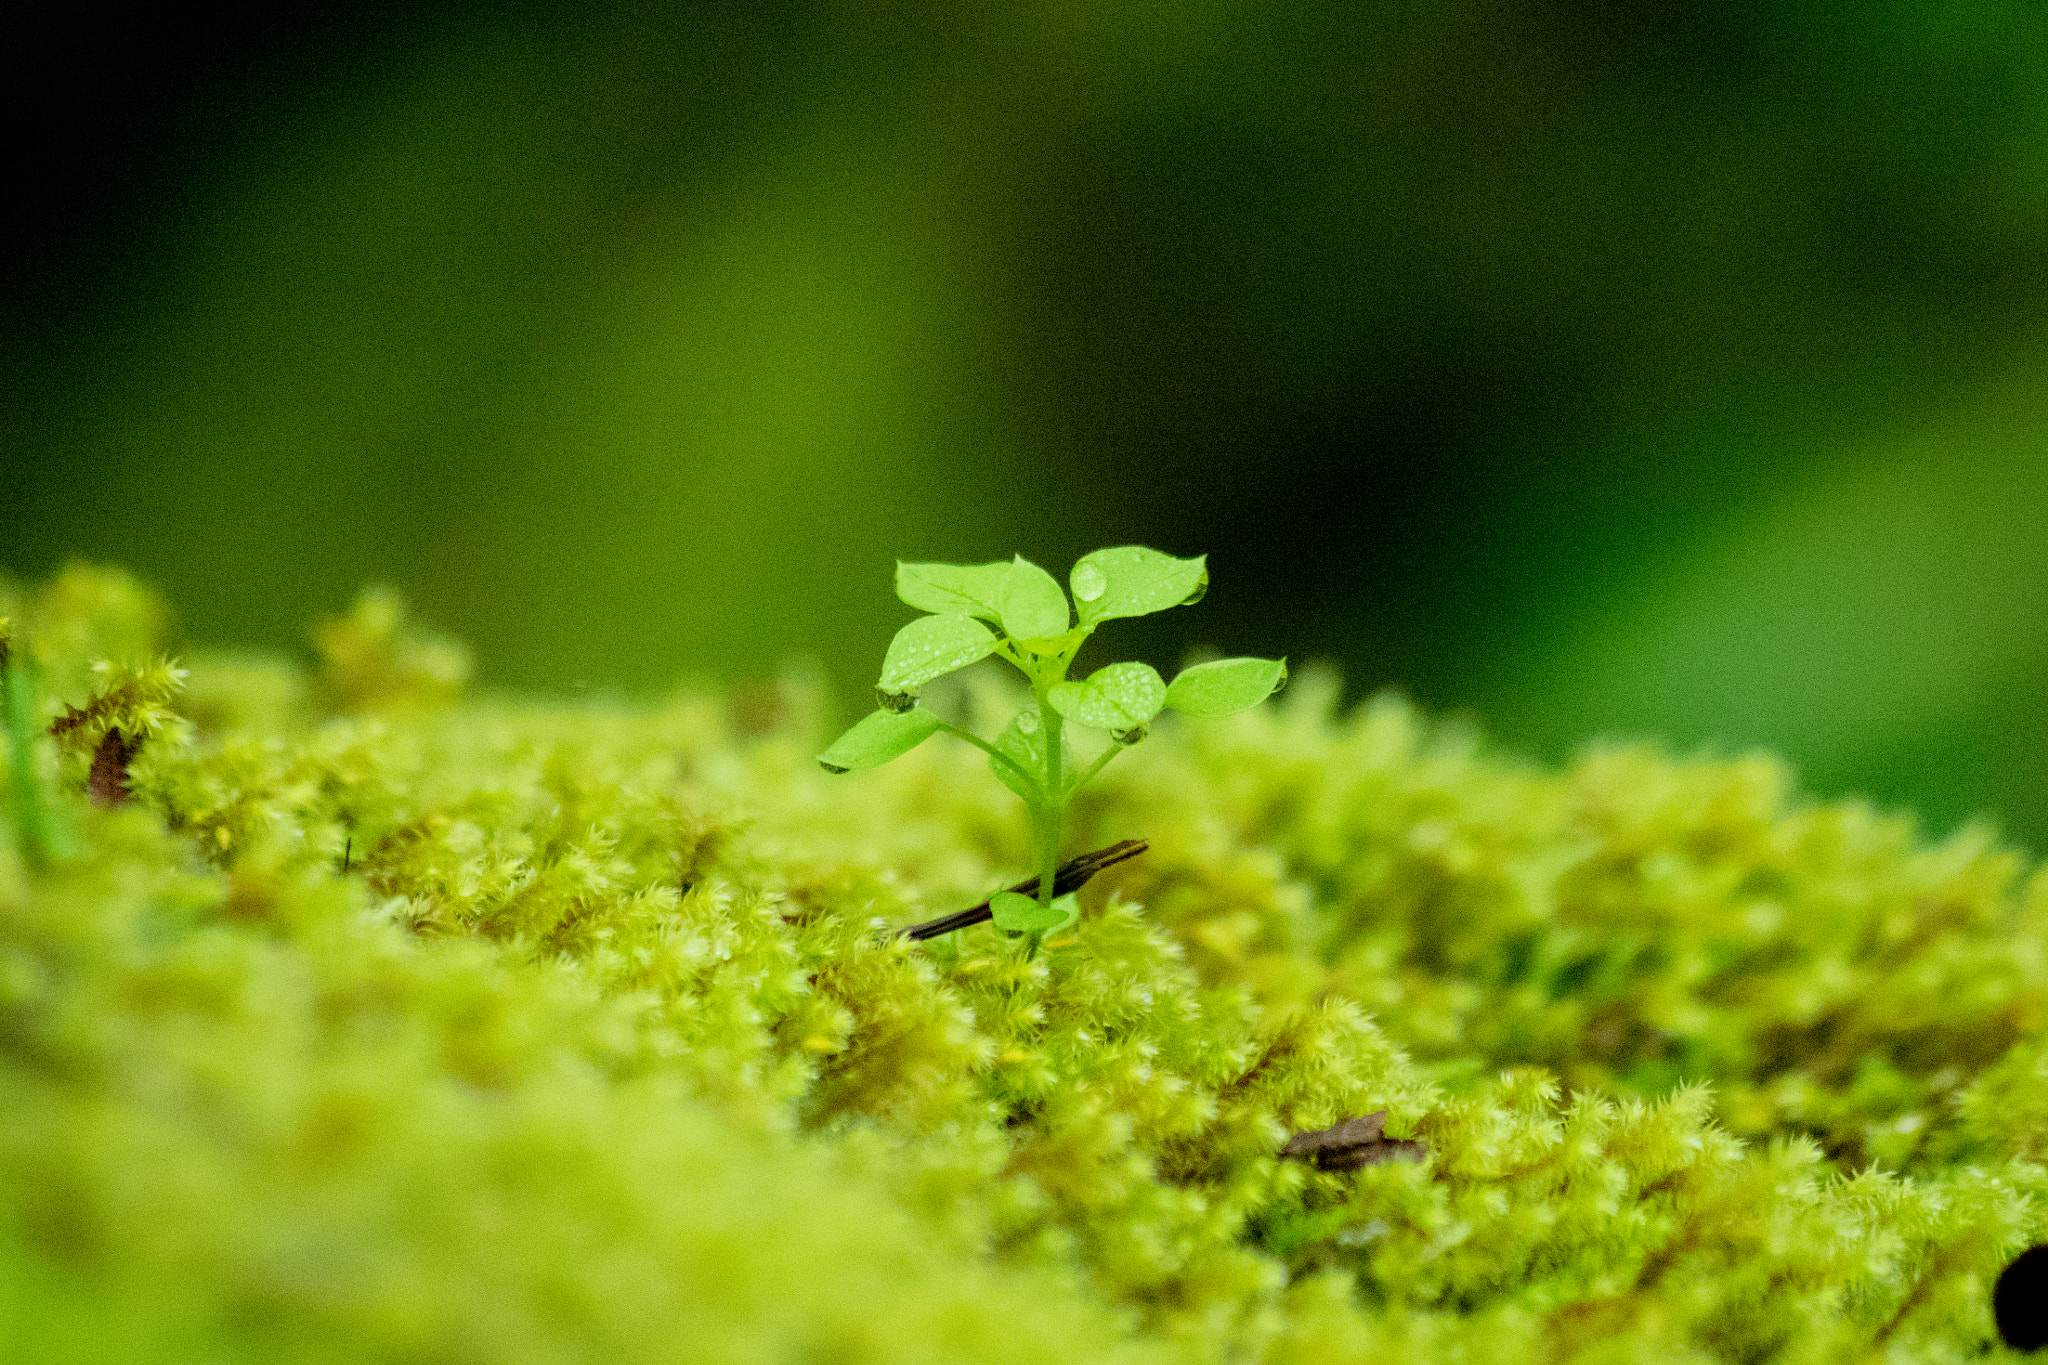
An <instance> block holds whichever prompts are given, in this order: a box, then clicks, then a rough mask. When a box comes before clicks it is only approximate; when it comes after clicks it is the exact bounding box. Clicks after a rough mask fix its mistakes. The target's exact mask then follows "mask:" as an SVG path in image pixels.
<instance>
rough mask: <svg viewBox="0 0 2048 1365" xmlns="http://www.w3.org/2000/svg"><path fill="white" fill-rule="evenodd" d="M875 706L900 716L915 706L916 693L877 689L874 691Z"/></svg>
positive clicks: (883, 688) (884, 688)
mask: <svg viewBox="0 0 2048 1365" xmlns="http://www.w3.org/2000/svg"><path fill="white" fill-rule="evenodd" d="M875 705H877V706H879V707H881V708H882V709H883V710H884V711H891V712H894V713H895V714H896V715H899V716H900V715H902V714H903V713H904V712H905V711H908V710H910V709H911V708H912V707H914V706H916V705H917V693H915V692H891V691H890V690H889V689H888V688H886V687H878V688H876V689H875Z"/></svg>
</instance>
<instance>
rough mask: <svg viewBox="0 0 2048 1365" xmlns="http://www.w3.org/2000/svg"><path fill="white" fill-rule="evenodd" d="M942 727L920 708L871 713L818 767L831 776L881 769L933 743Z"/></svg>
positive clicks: (820, 757) (835, 744)
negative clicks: (921, 746) (894, 760)
mask: <svg viewBox="0 0 2048 1365" xmlns="http://www.w3.org/2000/svg"><path fill="white" fill-rule="evenodd" d="M941 724H942V722H941V721H940V720H939V718H938V717H937V716H935V715H933V714H932V713H931V712H929V711H927V710H925V709H924V708H923V707H921V706H919V707H913V708H912V709H911V710H908V711H902V712H897V711H874V712H871V713H869V714H868V715H866V716H863V717H862V718H861V720H860V722H859V723H858V724H856V725H855V726H854V727H853V728H852V729H851V730H848V731H847V732H846V733H845V734H843V735H841V736H840V737H839V738H838V739H835V740H833V741H832V747H831V748H829V749H827V750H826V751H825V752H824V753H822V754H819V755H818V766H819V767H821V768H823V769H824V770H825V771H826V772H828V773H847V772H852V771H854V770H855V769H861V768H879V767H881V766H882V765H883V764H884V763H887V762H888V761H889V760H890V759H892V758H900V757H902V756H903V755H904V754H907V753H909V752H910V751H911V750H912V749H915V748H916V747H917V746H918V745H920V744H922V743H924V742H925V741H926V740H928V739H930V738H931V737H932V736H933V735H934V734H936V733H938V729H939V726H940V725H941Z"/></svg>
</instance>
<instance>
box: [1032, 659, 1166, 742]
mask: <svg viewBox="0 0 2048 1365" xmlns="http://www.w3.org/2000/svg"><path fill="white" fill-rule="evenodd" d="M1046 700H1047V701H1049V702H1051V703H1052V708H1053V710H1055V711H1057V712H1059V713H1060V714H1061V715H1062V716H1065V717H1066V718H1067V719H1068V720H1070V721H1073V722H1074V723H1075V724H1076V725H1086V726H1089V727H1090V728H1092V729H1096V730H1111V731H1116V730H1137V729H1142V728H1143V727H1144V726H1145V725H1147V724H1149V723H1150V722H1151V720H1152V718H1153V717H1154V716H1156V715H1158V714H1159V708H1160V707H1162V706H1164V705H1166V682H1165V680H1164V679H1162V678H1161V677H1160V676H1159V672H1158V670H1157V669H1155V668H1153V667H1152V665H1150V664H1109V665H1107V666H1106V667H1103V668H1098V669H1097V670H1095V672H1093V673H1091V674H1089V675H1088V679H1087V681H1085V682H1064V683H1056V684H1055V685H1054V686H1053V688H1052V690H1051V691H1049V692H1048V693H1046ZM1133 742H1135V741H1133Z"/></svg>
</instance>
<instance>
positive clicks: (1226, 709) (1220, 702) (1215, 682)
mask: <svg viewBox="0 0 2048 1365" xmlns="http://www.w3.org/2000/svg"><path fill="white" fill-rule="evenodd" d="M1286 681H1287V660H1285V659H1218V660H1216V661H1215V662H1214V663H1206V664H1196V665H1195V666H1194V667H1193V668H1189V669H1183V670H1182V671H1181V675H1180V676H1179V677H1177V678H1175V679H1174V680H1173V685H1172V686H1171V687H1169V688H1167V689H1166V704H1167V705H1168V706H1171V707H1173V708H1174V709H1175V710H1176V711H1184V712H1186V713H1187V714H1188V715H1191V716H1230V715H1235V714H1237V713H1238V712H1239V711H1244V710H1248V709H1250V708H1251V707H1254V706H1257V705H1258V704H1259V703H1260V702H1262V701H1264V700H1265V699H1266V698H1267V697H1270V696H1271V695H1273V693H1275V692H1278V691H1279V690H1280V688H1281V686H1282V684H1284V683H1285V682H1286Z"/></svg>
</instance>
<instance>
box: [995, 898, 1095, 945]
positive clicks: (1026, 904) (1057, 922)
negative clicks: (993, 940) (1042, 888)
mask: <svg viewBox="0 0 2048 1365" xmlns="http://www.w3.org/2000/svg"><path fill="white" fill-rule="evenodd" d="M988 910H989V918H990V919H992V920H994V921H995V925H996V928H998V929H1001V930H1002V931H1003V932H1005V933H1010V934H1044V933H1050V932H1052V931H1053V930H1054V929H1058V928H1060V927H1061V926H1062V925H1065V924H1071V923H1072V922H1073V921H1074V919H1075V918H1076V917H1077V916H1078V914H1079V912H1080V905H1079V903H1078V902H1076V901H1075V900H1074V898H1073V897H1072V896H1070V895H1069V896H1061V897H1060V898H1059V899H1057V900H1055V901H1054V902H1053V903H1052V904H1051V905H1040V904H1039V903H1038V902H1037V901H1035V900H1033V899H1032V898H1031V897H1029V896H1022V895H1019V894H1017V893H1016V892H1015V891H998V892H996V893H995V895H993V896H990V897H989V898H988Z"/></svg>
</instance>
